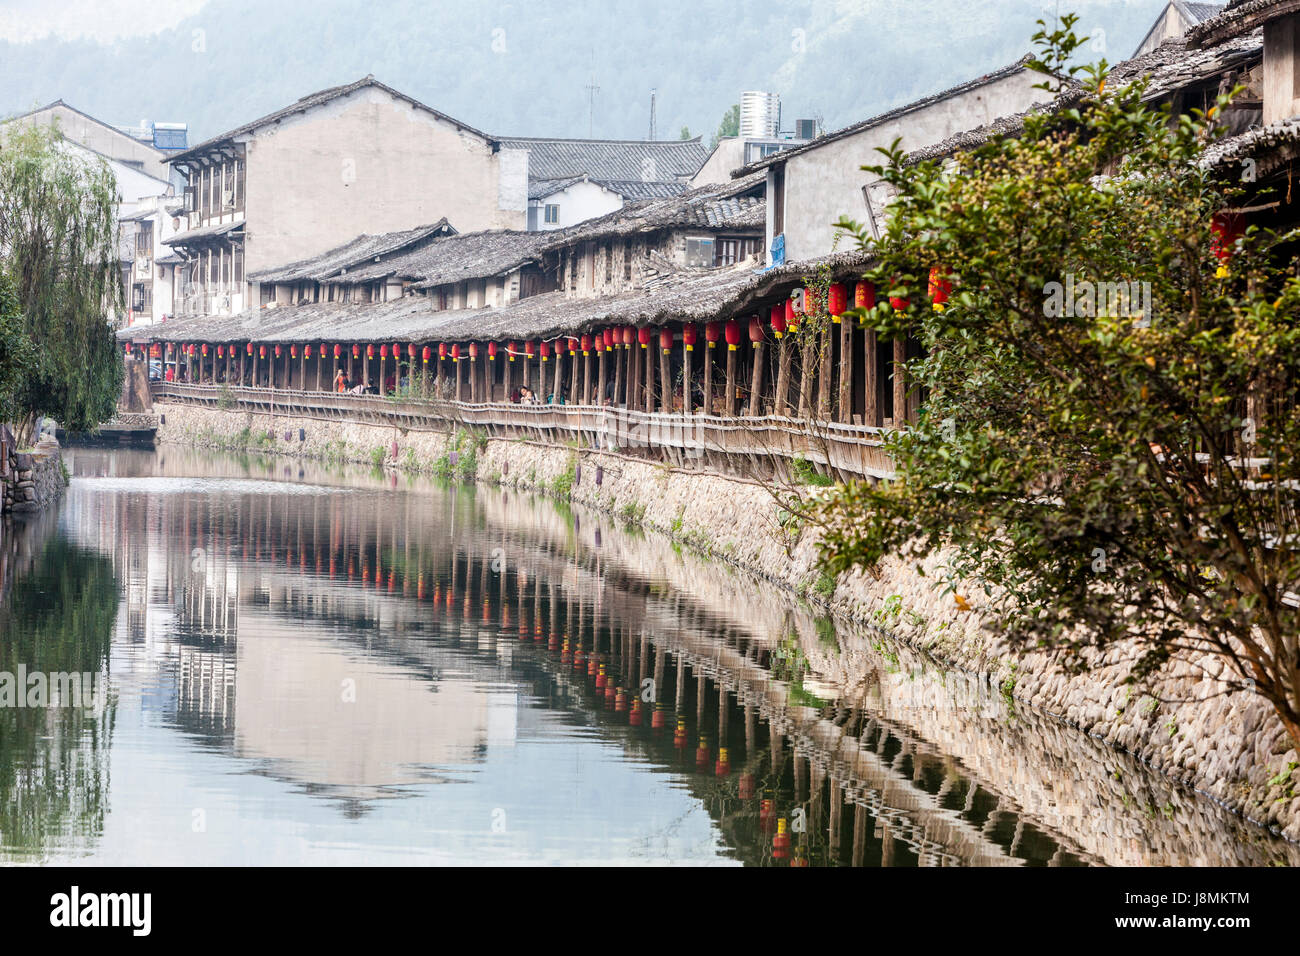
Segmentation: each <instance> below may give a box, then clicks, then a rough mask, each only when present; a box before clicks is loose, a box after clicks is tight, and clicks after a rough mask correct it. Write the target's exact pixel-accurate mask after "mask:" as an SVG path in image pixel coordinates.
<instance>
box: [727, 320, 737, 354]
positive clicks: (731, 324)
mask: <svg viewBox="0 0 1300 956" xmlns="http://www.w3.org/2000/svg"><path fill="white" fill-rule="evenodd" d="M739 344H740V323H739V322H737V321H736V320H735V319H728V320H727V351H728V352H734V351H736V346H738V345H739Z"/></svg>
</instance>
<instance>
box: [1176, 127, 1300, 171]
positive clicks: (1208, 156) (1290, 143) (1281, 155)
mask: <svg viewBox="0 0 1300 956" xmlns="http://www.w3.org/2000/svg"><path fill="white" fill-rule="evenodd" d="M1298 155H1300V118H1296V117H1293V118H1291V119H1285V120H1280V121H1279V122H1276V123H1270V124H1269V125H1268V126H1261V127H1258V128H1256V129H1252V130H1249V131H1247V132H1245V133H1242V134H1240V135H1238V136H1231V137H1226V138H1224V139H1221V140H1219V141H1218V142H1217V143H1214V144H1213V145H1212V146H1210V147H1209V148H1208V149H1207V150H1206V151H1205V152H1204V153H1203V154H1202V155H1201V159H1200V165H1201V166H1202V167H1203V168H1206V169H1214V168H1223V167H1226V166H1229V165H1230V164H1233V163H1240V162H1241V161H1242V160H1244V159H1247V158H1249V159H1254V160H1255V161H1256V165H1255V170H1254V171H1255V174H1256V175H1257V176H1267V175H1268V174H1269V173H1271V172H1273V171H1275V170H1276V169H1278V168H1280V167H1281V166H1282V165H1284V164H1287V163H1290V162H1292V161H1293V160H1295V159H1296V157H1297V156H1298Z"/></svg>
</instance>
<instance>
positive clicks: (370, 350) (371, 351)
mask: <svg viewBox="0 0 1300 956" xmlns="http://www.w3.org/2000/svg"><path fill="white" fill-rule="evenodd" d="M374 357H375V346H374V345H373V344H370V345H367V346H366V358H368V359H372V358H374Z"/></svg>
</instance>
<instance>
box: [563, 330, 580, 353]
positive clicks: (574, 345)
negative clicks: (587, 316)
mask: <svg viewBox="0 0 1300 956" xmlns="http://www.w3.org/2000/svg"><path fill="white" fill-rule="evenodd" d="M564 344H565V345H567V346H568V347H569V354H570V355H577V354H578V346H579V345H580V344H581V343H580V342H579V341H578V339H577V338H575V337H574V336H572V335H570V336H569V337H568V338H567V339H565V342H564Z"/></svg>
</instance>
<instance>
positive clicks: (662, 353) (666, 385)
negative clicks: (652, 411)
mask: <svg viewBox="0 0 1300 956" xmlns="http://www.w3.org/2000/svg"><path fill="white" fill-rule="evenodd" d="M672 351H673V350H672V349H670V348H669V349H665V348H660V349H659V410H660V411H662V412H664V413H665V414H667V413H668V412H671V411H672V410H673V380H672V364H671V360H672Z"/></svg>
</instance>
